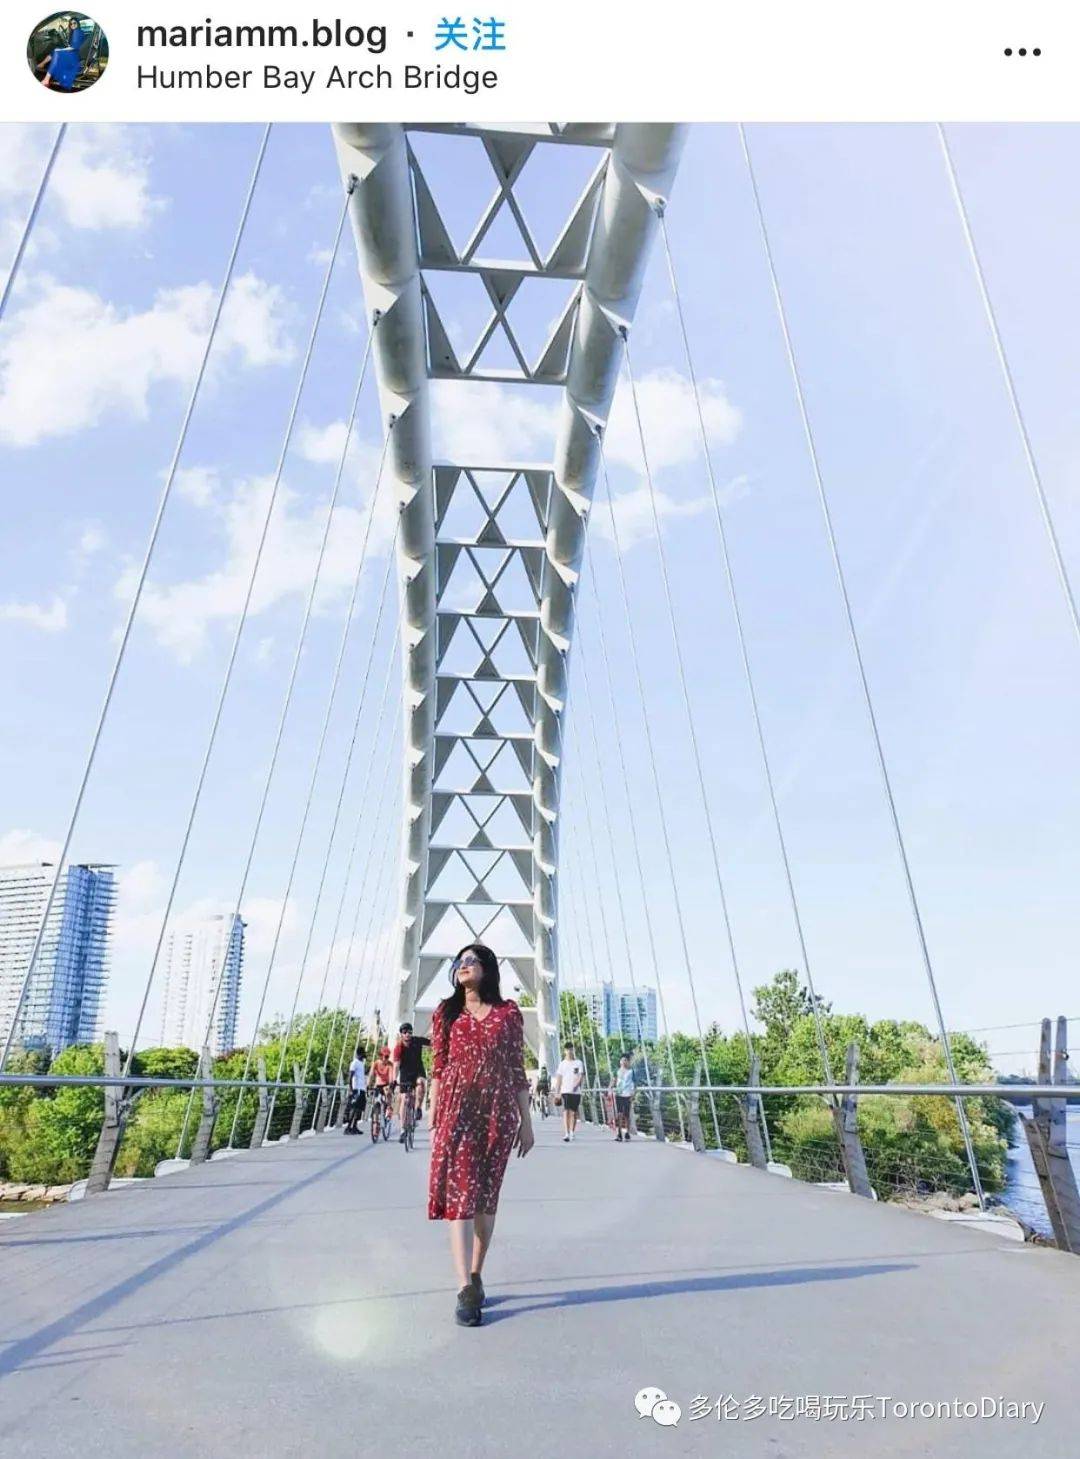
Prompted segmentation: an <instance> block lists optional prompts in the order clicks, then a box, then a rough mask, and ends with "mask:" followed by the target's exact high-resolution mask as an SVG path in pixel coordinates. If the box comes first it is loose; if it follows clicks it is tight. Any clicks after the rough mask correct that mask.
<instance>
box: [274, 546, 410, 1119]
mask: <svg viewBox="0 0 1080 1459" xmlns="http://www.w3.org/2000/svg"><path fill="white" fill-rule="evenodd" d="M399 520H400V519H399ZM396 542H397V531H396V528H395V532H394V541H393V542H391V544H390V549H389V551H388V552H387V555H386V572H385V574H384V575H383V581H382V589H381V592H380V595H379V611H378V613H377V614H376V617H375V626H374V628H373V629H372V633H371V642H370V644H369V647H368V656H367V663H366V664H365V665H364V673H363V678H362V681H361V687H360V696H359V699H358V701H357V705H356V716H355V719H354V720H353V730H352V737H351V739H350V740H349V748H348V751H347V753H346V756H345V766H344V769H343V771H342V775H341V786H340V789H339V790H338V797H337V804H336V806H335V808H334V819H333V822H332V824H331V827H330V834H329V836H328V837H327V842H326V855H325V856H324V857H323V864H322V871H321V872H320V875H319V883H318V887H317V889H316V892H315V902H314V906H313V908H312V912H311V920H310V922H309V924H308V933H307V940H306V942H305V944H304V953H303V956H302V957H301V959H300V966H299V970H298V972H297V975H296V987H295V989H294V990H293V1001H292V1009H291V1010H290V1013H289V1022H288V1026H287V1028H286V1032H285V1038H284V1040H283V1041H282V1045H281V1061H280V1065H279V1068H278V1076H277V1082H278V1084H279V1085H280V1082H281V1072H282V1070H283V1069H284V1068H285V1059H286V1057H287V1054H288V1045H289V1039H290V1038H291V1037H292V1029H293V1024H294V1022H295V1020H296V1009H297V1005H298V1003H299V1001H300V987H301V984H302V983H303V981H304V973H305V972H306V970H307V960H308V954H309V953H310V951H311V943H312V940H313V938H314V936H315V923H316V920H317V919H318V915H319V908H320V906H321V905H322V894H323V890H324V888H325V886H326V877H327V873H328V872H329V869H330V857H331V854H332V852H333V849H334V840H335V838H336V836H337V829H338V823H339V822H340V820H341V808H342V804H343V802H344V799H345V788H346V786H347V784H348V781H349V772H350V771H351V769H352V759H353V753H354V751H355V749H356V740H357V736H358V735H359V733H360V722H361V720H362V718H363V713H364V707H365V704H366V702H367V691H368V683H369V681H370V678H371V666H372V662H373V661H374V657H375V645H376V644H377V642H378V639H379V630H380V628H381V627H382V620H383V614H384V612H385V611H386V599H387V591H386V590H387V587H388V586H389V583H390V574H391V572H392V571H393V567H394V547H395V545H396ZM394 654H395V649H394V648H393V647H392V648H391V651H390V657H389V659H388V661H387V665H386V679H385V683H384V686H383V703H384V706H385V701H386V692H387V689H388V688H389V685H390V677H391V669H392V668H393V664H394ZM277 1094H278V1091H277V1089H275V1090H274V1093H273V1094H272V1095H271V1097H270V1114H269V1115H268V1116H267V1121H266V1127H267V1129H269V1128H270V1121H271V1119H273V1115H274V1104H275V1102H276V1100H277Z"/></svg>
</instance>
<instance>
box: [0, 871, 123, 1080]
mask: <svg viewBox="0 0 1080 1459" xmlns="http://www.w3.org/2000/svg"><path fill="white" fill-rule="evenodd" d="M52 877H53V867H52V866H50V865H48V864H47V863H45V862H36V863H33V864H29V865H24V866H4V867H0V1039H2V1038H6V1036H7V1031H8V1029H9V1028H10V1026H11V1021H12V1018H13V1017H14V1016H15V1010H16V1005H17V1003H18V999H19V992H20V990H21V988H22V984H23V979H24V978H25V976H26V969H27V966H28V964H29V961H30V954H31V951H32V950H33V946H34V938H35V937H36V935H37V928H38V924H39V922H40V920H41V914H42V912H43V911H44V909H45V903H46V901H47V899H48V895H49V886H50V885H51V882H52ZM115 891H116V887H115V880H114V877H113V869H112V868H111V867H108V866H91V865H85V866H69V867H68V868H67V871H66V872H65V873H63V875H62V877H61V881H60V886H59V887H58V888H57V894H56V898H55V900H54V902H53V906H52V911H51V912H50V914H49V920H48V923H47V924H46V927H45V935H44V938H43V939H42V943H41V950H40V952H39V953H38V959H37V963H36V966H35V968H34V972H33V976H32V977H31V979H30V985H29V988H28V989H27V994H26V997H25V999H24V1000H23V1005H22V1008H21V1010H20V1011H19V1014H18V1024H17V1029H16V1035H15V1046H16V1047H21V1048H25V1049H49V1050H50V1051H51V1052H52V1053H53V1054H56V1053H58V1052H59V1051H60V1050H61V1049H64V1048H66V1047H67V1046H68V1045H69V1044H81V1043H93V1042H94V1041H95V1039H96V1038H97V1037H98V1033H99V1027H98V1025H99V1018H100V1013H101V1002H102V997H103V995H104V992H105V984H106V981H107V979H108V963H109V932H110V929H111V924H112V912H113V902H114V899H115Z"/></svg>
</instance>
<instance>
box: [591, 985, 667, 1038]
mask: <svg viewBox="0 0 1080 1459" xmlns="http://www.w3.org/2000/svg"><path fill="white" fill-rule="evenodd" d="M584 999H585V1004H586V1007H587V1009H588V1012H589V1017H590V1018H591V1019H592V1021H593V1023H594V1024H595V1025H596V1027H597V1029H598V1030H599V1031H600V1032H601V1033H602V1034H603V1036H604V1038H607V1039H610V1038H622V1039H626V1041H627V1043H629V1044H636V1043H639V1042H640V1041H641V1040H642V1039H646V1040H649V1041H654V1040H655V1039H656V989H655V988H638V990H637V992H636V993H635V991H634V989H633V988H616V987H615V986H614V985H613V984H611V983H601V985H600V987H599V988H598V989H596V990H591V989H590V990H589V991H587V992H586V993H585V994H584Z"/></svg>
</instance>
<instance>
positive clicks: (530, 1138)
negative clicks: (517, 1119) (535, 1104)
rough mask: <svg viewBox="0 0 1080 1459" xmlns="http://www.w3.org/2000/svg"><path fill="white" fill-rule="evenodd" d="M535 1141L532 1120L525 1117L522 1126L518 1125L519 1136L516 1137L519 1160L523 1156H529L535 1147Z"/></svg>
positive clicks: (515, 1142)
mask: <svg viewBox="0 0 1080 1459" xmlns="http://www.w3.org/2000/svg"><path fill="white" fill-rule="evenodd" d="M534 1140H535V1136H534V1135H533V1127H532V1120H531V1119H529V1118H528V1117H523V1118H522V1121H521V1124H520V1125H518V1131H517V1134H516V1135H515V1136H514V1149H515V1150H516V1151H517V1153H518V1157H519V1158H520V1157H521V1156H522V1155H528V1153H529V1151H530V1150H531V1149H532V1147H533V1142H534Z"/></svg>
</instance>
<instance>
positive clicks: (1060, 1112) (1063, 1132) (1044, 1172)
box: [1020, 1018, 1080, 1255]
mask: <svg viewBox="0 0 1080 1459" xmlns="http://www.w3.org/2000/svg"><path fill="white" fill-rule="evenodd" d="M1068 1067H1069V1052H1068V1022H1067V1020H1066V1019H1064V1018H1059V1019H1058V1021H1057V1038H1056V1040H1055V1046H1054V1058H1053V1077H1052V1078H1051V1068H1050V1020H1049V1019H1048V1018H1044V1019H1043V1021H1042V1031H1041V1035H1040V1038H1039V1083H1040V1084H1050V1083H1054V1084H1065V1083H1067V1082H1068ZM1032 1108H1033V1113H1032V1114H1031V1115H1021V1116H1020V1122H1021V1124H1022V1125H1023V1127H1024V1133H1025V1134H1026V1135H1027V1140H1028V1145H1029V1146H1030V1148H1031V1162H1032V1164H1033V1165H1034V1167H1035V1174H1036V1175H1037V1176H1038V1177H1039V1185H1040V1186H1041V1187H1042V1193H1043V1199H1044V1201H1045V1202H1046V1211H1047V1215H1048V1216H1049V1217H1050V1224H1051V1226H1052V1227H1053V1230H1054V1240H1055V1242H1056V1243H1057V1245H1058V1246H1059V1247H1060V1248H1061V1250H1062V1251H1070V1252H1072V1253H1073V1254H1074V1255H1077V1254H1080V1193H1078V1191H1077V1188H1076V1172H1075V1171H1074V1170H1073V1168H1072V1163H1071V1161H1070V1160H1069V1148H1068V1143H1067V1141H1068V1132H1067V1128H1066V1117H1065V1101H1064V1099H1053V1098H1051V1099H1035V1100H1033V1101H1032Z"/></svg>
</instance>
